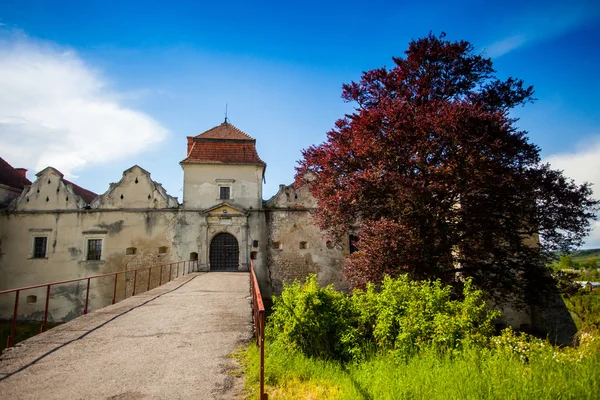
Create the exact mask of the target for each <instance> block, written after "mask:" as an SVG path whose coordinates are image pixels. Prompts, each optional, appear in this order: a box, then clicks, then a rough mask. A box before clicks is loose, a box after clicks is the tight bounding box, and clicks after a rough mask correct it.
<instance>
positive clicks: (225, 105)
mask: <svg viewBox="0 0 600 400" xmlns="http://www.w3.org/2000/svg"><path fill="white" fill-rule="evenodd" d="M225 123H227V103H225Z"/></svg>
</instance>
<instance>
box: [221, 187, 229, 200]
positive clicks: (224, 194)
mask: <svg viewBox="0 0 600 400" xmlns="http://www.w3.org/2000/svg"><path fill="white" fill-rule="evenodd" d="M230 189H231V188H230V187H227V186H221V187H220V188H219V199H221V200H228V199H229V195H230Z"/></svg>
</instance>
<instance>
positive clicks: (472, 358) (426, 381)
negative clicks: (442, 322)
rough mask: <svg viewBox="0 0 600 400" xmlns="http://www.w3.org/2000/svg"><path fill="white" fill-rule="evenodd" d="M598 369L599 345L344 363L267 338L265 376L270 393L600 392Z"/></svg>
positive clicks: (490, 395) (429, 353)
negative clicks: (313, 356) (282, 344)
mask: <svg viewBox="0 0 600 400" xmlns="http://www.w3.org/2000/svg"><path fill="white" fill-rule="evenodd" d="M244 356H245V359H246V366H245V369H246V380H247V384H248V387H249V388H255V387H256V386H257V382H258V351H257V349H256V347H255V346H250V347H249V348H248V350H247V351H246V353H245V355H244ZM599 371H600V352H598V351H597V346H595V347H594V348H593V349H592V350H591V351H590V352H587V353H586V351H585V350H584V349H578V350H576V349H558V348H554V347H552V346H550V345H547V346H545V347H544V346H541V347H539V348H537V349H535V351H534V350H531V351H528V352H527V354H524V353H519V352H507V351H503V349H502V348H482V347H473V348H467V349H463V350H461V351H460V352H456V353H446V354H440V353H439V352H437V351H434V350H425V351H422V352H421V353H420V354H419V355H417V356H415V357H412V358H410V359H408V360H406V361H403V360H398V359H394V357H393V356H391V355H388V354H377V355H373V356H371V357H369V358H368V359H367V360H366V361H363V362H361V363H349V364H342V363H340V362H337V361H331V360H329V361H328V360H322V359H316V358H308V357H306V356H304V355H302V354H299V353H296V352H292V353H291V352H290V351H289V350H286V349H284V348H283V347H281V346H278V345H277V344H268V346H267V347H266V367H265V374H266V375H265V377H266V385H267V392H268V393H269V398H271V399H278V398H285V399H311V398H314V399H317V398H318V399H384V400H385V399H429V400H434V399H444V400H446V399H598V398H600V380H599V379H598V374H599ZM255 394H256V393H255V392H252V393H251V394H250V396H251V397H250V398H254V397H253V396H254V395H255Z"/></svg>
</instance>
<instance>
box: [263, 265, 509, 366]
mask: <svg viewBox="0 0 600 400" xmlns="http://www.w3.org/2000/svg"><path fill="white" fill-rule="evenodd" d="M499 315H500V312H499V311H497V310H489V309H488V308H487V307H486V305H485V301H484V296H483V293H482V292H481V291H480V290H475V289H474V288H473V287H472V284H471V281H470V280H467V281H466V282H465V285H464V289H463V293H462V299H461V300H453V299H452V289H451V287H450V286H446V285H443V284H442V283H440V282H439V281H435V282H430V281H423V282H418V281H411V280H410V279H409V278H408V277H407V276H400V277H399V278H394V279H392V278H390V277H385V279H384V280H383V283H382V285H381V287H379V288H376V287H375V286H374V285H367V287H366V289H365V290H364V291H362V290H356V291H355V292H354V293H353V294H352V295H351V296H347V295H344V294H342V293H339V292H336V291H335V290H334V289H333V287H331V286H328V287H326V288H320V287H319V286H318V284H317V279H316V277H315V276H314V275H311V276H310V277H308V278H307V280H306V282H305V283H304V284H300V283H299V282H294V283H293V284H291V285H286V286H285V287H284V290H283V293H282V295H281V296H280V297H275V298H274V301H273V314H272V315H271V317H270V318H269V321H268V325H267V335H268V339H270V340H272V341H277V342H279V343H281V344H283V345H284V346H286V347H287V348H289V349H290V350H298V351H300V352H302V353H303V354H305V355H307V356H309V357H310V356H317V357H325V358H334V359H338V360H350V359H352V360H354V361H359V360H361V359H363V358H364V357H365V355H367V354H368V353H370V352H372V351H385V350H390V351H393V352H394V354H396V355H397V356H399V357H402V358H405V357H408V356H410V355H412V354H415V353H416V352H417V351H419V350H420V349H423V348H426V347H433V348H434V349H436V350H438V351H441V352H446V351H452V350H456V349H459V348H461V347H463V346H464V345H465V344H472V343H482V342H484V341H486V340H487V339H488V338H489V337H490V336H491V335H492V333H493V331H494V326H493V320H494V319H495V318H496V317H498V316H499Z"/></svg>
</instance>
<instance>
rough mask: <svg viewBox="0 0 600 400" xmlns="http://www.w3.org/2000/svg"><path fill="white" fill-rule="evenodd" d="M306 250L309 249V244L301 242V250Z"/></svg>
mask: <svg viewBox="0 0 600 400" xmlns="http://www.w3.org/2000/svg"><path fill="white" fill-rule="evenodd" d="M306 249H308V243H307V242H300V250H306Z"/></svg>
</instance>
